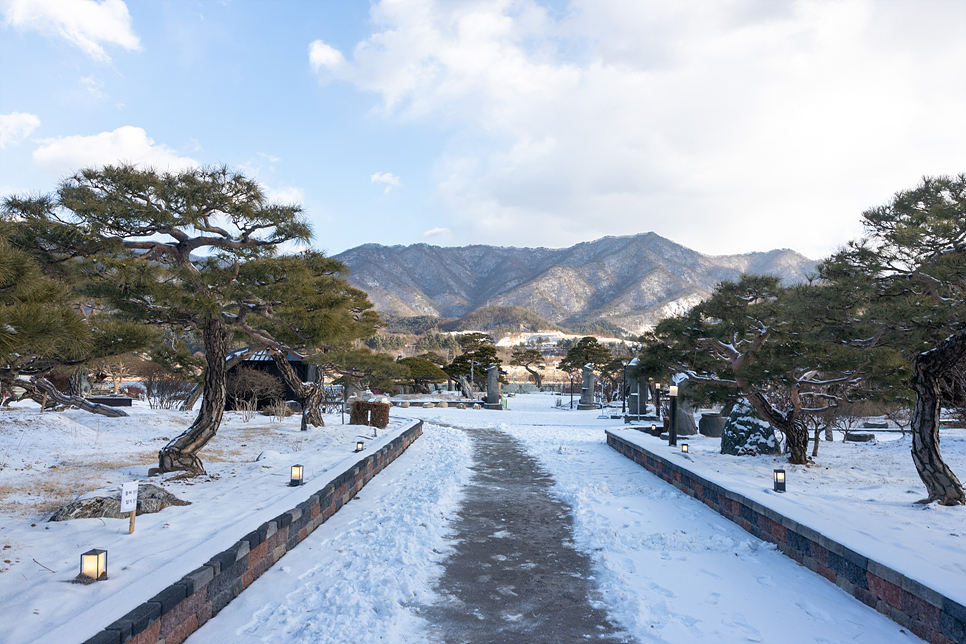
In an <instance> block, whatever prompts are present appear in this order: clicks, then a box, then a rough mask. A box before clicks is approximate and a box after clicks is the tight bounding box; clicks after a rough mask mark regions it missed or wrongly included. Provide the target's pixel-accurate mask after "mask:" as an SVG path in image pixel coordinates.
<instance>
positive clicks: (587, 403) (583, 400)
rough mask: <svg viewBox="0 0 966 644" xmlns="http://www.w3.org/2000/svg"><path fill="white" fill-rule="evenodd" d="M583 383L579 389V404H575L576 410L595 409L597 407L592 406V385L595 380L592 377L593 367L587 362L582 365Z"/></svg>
mask: <svg viewBox="0 0 966 644" xmlns="http://www.w3.org/2000/svg"><path fill="white" fill-rule="evenodd" d="M583 375H584V383H583V385H581V387H580V402H579V403H577V409H597V405H596V404H594V384H595V381H596V378H595V377H594V365H592V364H590V363H589V362H588V363H587V364H585V365H584V374H583Z"/></svg>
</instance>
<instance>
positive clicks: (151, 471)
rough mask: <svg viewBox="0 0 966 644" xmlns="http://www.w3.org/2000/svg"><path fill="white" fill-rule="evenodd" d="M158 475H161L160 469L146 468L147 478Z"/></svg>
mask: <svg viewBox="0 0 966 644" xmlns="http://www.w3.org/2000/svg"><path fill="white" fill-rule="evenodd" d="M160 474H161V468H160V467H149V468H148V476H159V475H160Z"/></svg>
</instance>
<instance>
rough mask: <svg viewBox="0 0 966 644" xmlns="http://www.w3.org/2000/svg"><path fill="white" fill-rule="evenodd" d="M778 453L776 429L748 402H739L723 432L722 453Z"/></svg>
mask: <svg viewBox="0 0 966 644" xmlns="http://www.w3.org/2000/svg"><path fill="white" fill-rule="evenodd" d="M778 452H779V448H778V441H777V440H775V430H774V428H773V427H772V426H771V425H769V424H768V423H767V422H765V421H764V420H762V419H761V418H760V417H759V416H758V413H757V412H756V411H755V410H754V408H753V407H752V406H751V405H749V404H748V401H746V400H744V399H742V400H741V401H739V402H738V403H737V404H736V405H735V406H734V407H733V408H732V409H731V414H730V415H729V416H728V420H727V422H725V425H724V427H723V428H722V430H721V453H722V454H731V455H732V456H746V455H747V456H754V455H758V454H778Z"/></svg>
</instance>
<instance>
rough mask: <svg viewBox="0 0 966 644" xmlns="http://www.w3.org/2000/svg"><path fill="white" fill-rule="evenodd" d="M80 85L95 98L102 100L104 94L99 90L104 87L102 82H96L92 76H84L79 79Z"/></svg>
mask: <svg viewBox="0 0 966 644" xmlns="http://www.w3.org/2000/svg"><path fill="white" fill-rule="evenodd" d="M80 83H81V85H83V86H84V89H86V90H87V91H88V92H90V93H91V94H93V95H94V96H96V97H97V98H104V92H102V91H101V89H102V88H103V87H104V83H103V82H102V81H99V80H97V79H96V78H94V77H93V76H84V77H82V78H81V79H80Z"/></svg>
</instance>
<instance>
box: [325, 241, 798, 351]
mask: <svg viewBox="0 0 966 644" xmlns="http://www.w3.org/2000/svg"><path fill="white" fill-rule="evenodd" d="M335 259H338V260H340V261H342V262H343V263H345V264H346V265H348V266H349V268H350V269H351V274H350V276H349V282H350V283H351V284H352V285H353V286H355V287H357V288H360V289H362V290H364V291H366V292H367V293H368V294H369V299H370V300H371V301H372V302H373V304H374V305H375V308H376V310H377V311H380V312H384V313H389V314H393V315H398V316H416V315H430V316H438V317H441V318H454V317H461V316H464V315H466V314H467V313H469V312H471V311H474V310H476V309H478V308H481V307H485V306H519V307H522V308H524V309H526V310H528V311H531V312H532V313H535V314H537V315H539V316H541V317H543V318H545V319H547V320H549V321H551V322H554V323H556V324H559V325H561V326H565V327H566V326H573V325H587V324H593V323H605V325H607V326H610V325H616V326H618V327H620V328H622V329H624V330H625V331H626V332H628V333H630V334H639V333H641V332H643V331H644V330H646V329H647V328H649V327H651V326H653V325H654V324H656V323H657V322H658V321H660V320H661V319H663V318H664V317H667V316H669V315H675V314H679V313H682V312H684V311H686V310H688V309H689V308H690V307H692V306H694V305H695V304H696V303H698V302H699V301H701V300H702V299H704V298H705V297H707V296H708V295H709V294H710V293H711V290H712V289H713V288H714V286H715V284H717V283H718V282H719V281H721V280H726V279H736V278H737V277H738V276H739V275H741V274H742V273H753V274H770V275H775V276H778V277H780V278H782V280H783V281H784V282H785V283H789V284H791V283H797V282H801V281H803V280H804V279H805V276H806V274H808V273H810V272H812V271H814V269H815V265H816V262H814V261H813V260H810V259H808V258H806V257H804V256H802V255H800V254H799V253H796V252H795V251H793V250H788V249H780V250H771V251H768V252H756V253H745V254H742V255H718V256H710V255H703V254H701V253H698V252H696V251H693V250H691V249H689V248H686V247H684V246H682V245H680V244H676V243H674V242H672V241H670V240H668V239H665V238H664V237H661V236H660V235H657V234H656V233H653V232H649V233H642V234H639V235H631V236H624V237H604V238H602V239H598V240H596V241H592V242H584V243H580V244H577V245H576V246H571V247H570V248H513V247H502V246H485V245H474V246H464V247H458V248H450V247H440V246H431V245H428V244H413V245H410V246H383V245H380V244H364V245H362V246H357V247H355V248H351V249H349V250H347V251H345V252H343V253H340V254H338V255H336V256H335Z"/></svg>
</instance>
